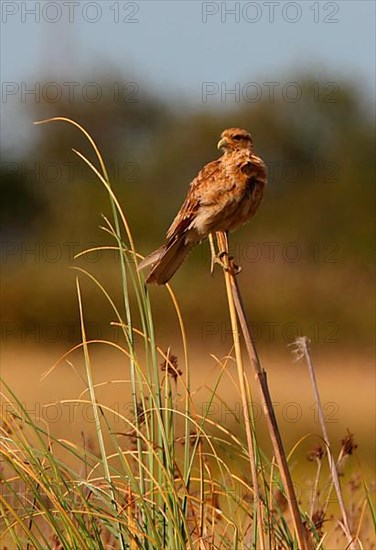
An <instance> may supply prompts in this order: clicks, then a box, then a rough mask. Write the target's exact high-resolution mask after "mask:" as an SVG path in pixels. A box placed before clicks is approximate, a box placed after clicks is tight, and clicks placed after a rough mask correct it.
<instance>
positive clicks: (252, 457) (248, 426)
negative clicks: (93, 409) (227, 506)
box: [217, 233, 265, 550]
mask: <svg viewBox="0 0 376 550" xmlns="http://www.w3.org/2000/svg"><path fill="white" fill-rule="evenodd" d="M222 236H223V238H224V239H225V241H223V242H222ZM217 243H218V247H219V250H221V251H222V250H225V248H224V246H226V249H227V237H226V236H225V234H223V233H218V234H217ZM224 276H225V283H226V292H227V301H228V306H229V312H230V320H231V332H232V337H233V341H234V349H235V358H236V366H237V371H238V379H239V386H240V395H241V400H242V409H243V416H244V424H245V432H246V437H247V445H248V457H249V463H250V466H251V475H252V484H253V491H254V495H255V498H256V499H257V501H256V502H257V523H258V528H259V540H258V541H257V540H256V541H255V543H256V544H257V542H259V543H260V546H259V548H260V550H264V548H265V542H264V530H263V503H262V500H261V494H260V486H259V482H258V474H257V466H256V454H255V448H254V442H253V436H252V422H251V417H250V413H249V404H248V402H247V392H246V386H245V380H246V373H245V369H244V363H243V358H242V352H241V347H240V334H239V327H238V320H237V316H236V309H235V304H234V300H233V297H232V292H231V273H230V271H229V270H224Z"/></svg>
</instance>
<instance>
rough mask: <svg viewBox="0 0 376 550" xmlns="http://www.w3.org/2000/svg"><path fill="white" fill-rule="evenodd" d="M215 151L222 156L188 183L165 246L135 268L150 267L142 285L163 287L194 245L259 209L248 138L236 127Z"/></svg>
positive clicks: (261, 167)
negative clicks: (186, 191) (188, 185)
mask: <svg viewBox="0 0 376 550" xmlns="http://www.w3.org/2000/svg"><path fill="white" fill-rule="evenodd" d="M217 147H218V149H221V150H223V152H224V154H223V155H222V156H221V157H220V158H219V159H217V160H214V161H212V162H209V164H207V165H206V166H204V167H203V168H202V170H201V171H200V172H199V173H198V175H197V177H196V178H195V179H194V180H193V181H192V183H191V184H190V187H189V191H188V195H187V197H186V199H185V201H184V203H183V205H182V207H181V209H180V210H179V213H178V215H177V216H176V218H175V219H174V221H173V222H172V225H171V227H170V228H169V230H168V231H167V236H166V243H165V244H164V245H163V246H162V247H161V248H158V250H155V251H154V252H152V253H151V254H149V256H147V257H146V258H145V259H144V260H143V261H142V262H141V263H140V264H139V267H138V269H143V268H145V267H147V266H152V269H151V271H150V273H149V275H148V277H147V279H146V282H147V283H157V284H159V285H163V284H165V283H167V282H168V281H169V280H170V279H171V277H172V276H173V275H174V273H175V272H176V271H177V269H178V268H179V267H180V265H181V264H182V262H183V261H184V259H185V258H186V256H187V255H188V253H189V252H190V250H191V249H192V248H193V247H194V246H195V245H196V244H197V243H199V242H201V241H203V240H204V239H206V238H207V237H208V236H209V235H210V233H213V232H216V231H226V232H227V231H230V230H232V229H235V228H237V227H239V226H240V225H243V224H244V223H245V222H247V221H248V220H249V219H250V218H251V217H252V216H253V215H254V214H255V212H256V210H257V208H258V207H259V205H260V202H261V200H262V196H263V191H264V187H265V185H266V181H267V177H266V167H265V164H264V162H263V160H262V159H261V158H260V157H258V156H256V155H255V154H254V151H253V141H252V137H251V135H250V134H249V133H248V132H247V131H246V130H242V129H240V128H230V129H228V130H224V132H222V134H221V139H220V141H219V142H218V145H217Z"/></svg>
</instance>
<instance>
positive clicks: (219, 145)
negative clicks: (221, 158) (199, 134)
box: [217, 138, 228, 149]
mask: <svg viewBox="0 0 376 550" xmlns="http://www.w3.org/2000/svg"><path fill="white" fill-rule="evenodd" d="M227 143H228V141H227V139H226V138H222V139H220V140H219V141H218V143H217V149H222V148H223V147H226V145H227Z"/></svg>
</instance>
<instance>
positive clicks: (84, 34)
mask: <svg viewBox="0 0 376 550" xmlns="http://www.w3.org/2000/svg"><path fill="white" fill-rule="evenodd" d="M1 10H2V13H1V16H2V52H1V69H2V82H3V89H2V91H3V101H2V110H3V114H4V115H5V127H7V115H8V109H7V107H10V106H11V105H13V106H14V104H15V103H17V102H22V97H21V87H20V88H19V89H18V90H17V89H16V87H13V94H8V93H7V92H9V88H5V92H6V93H5V96H4V83H5V86H6V85H7V83H9V82H11V83H16V84H17V85H18V86H21V84H22V83H24V85H25V86H26V87H28V86H30V87H32V86H33V84H35V82H38V79H41V78H47V79H49V80H52V81H56V82H59V79H63V80H65V81H66V80H67V79H68V81H70V80H72V81H73V80H74V81H79V80H80V77H81V78H82V79H83V82H84V81H85V82H87V81H88V80H90V75H95V74H97V71H98V70H99V69H102V70H104V69H106V68H107V69H108V70H110V69H111V68H116V69H117V70H118V71H120V73H122V74H123V75H124V77H125V78H126V79H127V80H132V81H135V82H138V83H142V86H144V87H146V88H147V89H151V90H156V91H157V92H159V93H161V94H163V95H164V96H165V97H168V98H171V100H178V99H182V98H183V99H186V100H187V101H190V102H192V103H193V104H198V105H202V97H203V89H204V91H205V90H207V87H205V86H207V85H206V84H205V83H208V82H210V83H214V87H215V86H218V90H219V92H218V93H213V94H212V95H211V96H206V97H207V101H206V103H205V105H204V107H210V106H211V105H215V104H216V103H218V102H219V103H220V98H221V93H220V90H221V89H222V93H223V89H224V90H227V89H228V90H230V89H236V87H237V86H238V88H239V89H240V91H243V90H244V89H246V90H247V89H249V88H247V85H248V84H249V83H258V85H259V86H260V87H261V89H262V93H266V87H265V83H270V82H278V83H280V91H282V89H283V87H284V86H285V85H286V84H287V83H288V82H290V81H291V79H292V76H291V75H296V73H297V72H299V71H300V72H304V71H307V72H309V71H310V70H314V71H316V72H317V73H318V74H319V73H322V74H323V75H324V76H325V78H326V79H327V80H328V81H330V82H340V81H341V80H343V79H350V80H356V81H358V85H359V87H360V88H361V89H362V90H363V91H364V97H365V100H366V101H369V102H371V100H372V97H373V95H374V88H375V68H374V67H375V53H374V51H375V23H374V21H375V3H374V2H373V1H372V0H369V1H368V0H354V1H353V0H339V1H337V2H325V1H319V2H317V1H316V2H314V1H311V0H303V1H300V2H289V1H285V0H284V1H273V2H272V1H270V2H269V1H265V2H264V1H254V2H247V1H241V2H213V1H212V2H201V1H197V0H194V1H189V2H188V1H159V0H154V1H138V2H137V1H135V2H126V1H113V0H102V1H99V2H90V1H85V0H80V1H78V0H77V1H74V0H67V1H65V0H60V1H59V2H56V1H49V0H48V1H47V2H46V1H39V2H38V1H32V0H26V1H6V0H3V1H2V5H1ZM211 89H212V90H213V88H211ZM253 90H255V89H253ZM29 100H32V98H30V97H26V101H29ZM9 112H10V111H9Z"/></svg>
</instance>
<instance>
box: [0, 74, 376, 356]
mask: <svg viewBox="0 0 376 550" xmlns="http://www.w3.org/2000/svg"><path fill="white" fill-rule="evenodd" d="M90 80H96V82H99V83H101V86H102V89H106V88H108V87H109V83H110V82H114V80H116V75H115V78H114V75H96V78H93V75H91V77H90ZM117 80H118V81H119V82H120V81H121V79H120V78H118V79H117ZM290 80H293V81H294V82H298V83H299V85H300V87H301V90H302V95H301V98H300V100H299V101H297V102H289V101H286V100H284V99H283V98H280V99H276V100H275V101H273V102H271V101H269V100H268V98H264V99H262V100H260V101H259V102H257V103H252V104H251V103H246V102H243V103H235V104H232V105H229V104H223V105H221V107H218V108H213V107H210V108H206V106H205V104H203V106H199V107H194V106H192V105H185V104H183V103H182V104H176V103H174V104H169V102H168V101H167V100H166V99H165V98H161V97H156V96H155V95H154V94H153V93H152V91H150V92H148V93H144V92H143V91H142V90H141V89H140V93H139V95H138V96H137V100H136V101H134V102H127V101H121V100H119V101H114V97H113V94H109V95H108V97H107V98H104V99H103V100H102V101H101V104H100V106H98V105H97V104H96V103H91V102H88V101H84V100H83V99H82V98H80V99H77V100H76V101H65V102H62V101H61V102H59V103H48V102H46V101H44V102H43V101H42V102H40V103H35V104H34V105H32V106H30V105H23V108H25V109H27V110H28V115H29V116H30V111H32V116H33V118H34V120H38V119H42V118H47V117H50V116H66V117H69V118H72V119H74V120H76V121H77V122H79V123H80V124H82V125H83V126H84V127H85V128H86V129H87V130H88V131H89V132H90V133H91V135H92V136H93V138H94V139H95V140H96V143H97V144H98V146H99V148H100V149H101V152H102V154H103V157H104V159H105V161H106V163H107V165H108V167H109V172H110V175H111V179H112V182H113V187H114V190H115V192H116V193H117V195H118V197H119V199H120V201H121V204H122V205H123V208H124V210H125V213H126V215H127V217H128V220H129V223H130V225H131V228H132V230H133V233H134V237H135V240H136V245H137V247H138V249H139V251H140V252H142V253H144V254H147V253H149V252H150V251H151V250H152V249H153V247H156V246H159V245H160V243H161V242H162V241H163V239H164V234H165V231H166V229H167V227H168V225H169V223H170V222H171V221H172V219H173V217H174V215H175V214H176V212H177V210H178V208H179V207H180V204H181V202H182V200H183V198H184V196H185V193H186V191H187V185H188V184H189V182H190V181H191V180H192V179H193V177H194V176H195V175H196V173H197V172H198V170H199V169H200V168H201V166H203V165H204V164H205V163H206V162H208V161H210V160H212V159H213V158H215V157H216V156H217V155H218V153H217V150H216V143H217V140H218V137H219V135H220V133H221V131H222V130H223V129H224V128H226V127H231V126H240V127H244V128H247V129H249V130H250V131H251V133H252V134H253V137H254V142H255V148H256V151H257V153H258V154H260V155H261V156H262V157H263V158H264V159H265V161H266V163H267V164H268V166H269V180H270V181H269V186H268V189H267V191H266V195H265V199H264V203H263V205H262V207H261V209H260V211H259V213H258V214H257V216H256V218H255V219H254V220H252V221H251V222H250V224H249V225H247V226H245V227H244V228H242V229H241V230H239V231H238V232H236V233H235V234H234V235H232V236H231V248H232V250H233V251H234V255H235V257H236V260H237V261H238V263H240V264H241V265H242V268H243V271H242V273H241V275H240V279H239V280H240V284H241V285H242V287H243V289H244V293H245V298H246V300H247V303H249V304H252V312H251V318H252V319H253V320H254V321H255V322H256V323H260V324H262V323H265V322H268V323H278V324H279V325H280V326H283V325H284V324H286V323H289V322H291V323H297V324H299V326H300V327H301V330H302V331H304V332H305V333H308V335H310V336H313V332H314V331H315V329H313V328H312V327H314V326H315V325H316V324H317V326H319V327H325V326H326V324H327V323H333V324H334V325H335V326H336V327H337V329H336V331H335V332H336V335H337V339H336V340H335V342H332V343H337V344H338V345H341V346H345V347H348V346H350V347H356V346H357V345H358V344H359V343H361V344H362V345H363V344H368V343H370V342H371V339H370V336H369V330H368V327H369V325H370V323H372V321H373V307H372V304H371V300H370V297H369V292H370V290H369V289H370V285H371V282H372V269H373V262H374V256H373V253H374V246H373V245H374V243H373V239H372V234H373V204H374V179H373V178H374V161H373V154H374V145H375V143H374V135H373V129H372V124H371V120H370V119H371V116H370V113H367V112H366V111H365V110H364V108H363V105H362V96H361V94H360V92H359V91H358V90H357V89H356V87H355V85H353V84H351V83H345V82H343V83H340V85H339V88H338V90H337V92H336V94H335V97H332V98H331V100H330V101H328V95H327V94H321V95H319V96H318V97H317V96H315V94H313V92H312V83H313V82H316V83H317V79H316V78H315V75H308V76H301V75H300V76H298V77H295V78H293V79H290ZM318 85H319V86H320V85H321V83H320V82H319V83H318ZM322 86H325V83H324V82H323V83H322ZM33 136H35V140H34V143H33V147H32V149H31V150H30V151H28V152H27V153H25V154H24V156H22V155H21V154H20V152H19V151H14V152H12V156H11V157H9V158H4V156H3V162H2V172H1V193H2V201H1V213H2V226H1V232H2V264H3V286H2V292H3V297H2V303H3V324H4V323H5V324H7V323H10V324H11V323H13V324H14V325H15V326H16V327H18V328H17V331H18V330H21V328H22V327H25V326H28V324H29V325H30V326H31V327H32V326H34V325H38V326H39V327H43V325H44V324H46V323H47V324H48V323H51V322H56V323H64V322H67V323H68V322H70V321H71V320H72V319H77V307H76V297H75V289H74V277H75V273H74V272H72V271H70V270H69V269H68V266H69V265H72V263H73V261H72V254H73V252H78V251H79V250H80V249H82V248H85V247H87V246H90V245H94V244H98V245H99V244H113V243H111V241H110V239H109V237H108V236H107V235H106V234H105V233H103V232H102V231H100V229H99V226H100V225H101V224H102V219H101V213H103V214H105V215H108V216H110V209H109V205H108V200H107V196H106V193H105V191H104V189H103V188H102V186H101V184H100V183H99V182H97V181H95V178H93V176H92V174H90V172H89V170H88V169H87V168H86V167H85V166H84V165H83V163H82V162H81V160H80V159H79V158H78V157H76V156H75V155H74V153H73V152H72V150H71V149H72V148H75V149H78V150H79V151H81V152H82V153H84V154H85V155H88V157H89V158H91V159H93V160H94V155H93V152H92V150H91V149H90V147H89V145H88V143H87V142H86V141H85V139H84V138H83V136H82V135H81V134H80V133H79V132H78V131H75V130H74V129H73V128H72V127H71V126H69V125H67V124H64V123H54V124H51V125H49V126H36V127H35V128H34V129H33ZM291 243H293V244H291ZM28 251H29V252H28ZM299 254H300V257H298V256H299ZM97 259H98V258H97V257H95V256H92V261H87V260H81V263H79V265H83V266H84V267H85V268H87V269H89V270H90V271H92V272H94V273H96V274H97V275H99V276H100V277H101V279H102V280H103V281H104V282H105V284H106V285H107V288H109V289H110V290H111V292H112V295H113V296H114V297H115V298H117V297H118V296H120V286H119V284H118V278H117V277H118V275H117V271H118V264H117V262H116V261H115V256H114V255H111V253H108V255H106V254H103V255H102V256H101V258H100V261H96V260H97ZM208 269H209V256H208V250H207V245H206V244H203V245H201V246H200V247H197V250H195V251H194V252H193V253H192V255H191V257H190V258H189V259H188V261H187V262H186V263H185V264H184V266H183V267H182V269H181V270H180V271H179V273H178V274H177V275H176V276H175V278H174V279H173V286H174V288H175V289H176V290H177V293H178V296H179V298H180V301H181V303H182V306H183V312H184V314H185V318H186V320H188V324H189V330H190V333H191V334H193V335H194V336H195V337H196V338H199V339H201V342H202V343H204V344H205V338H204V336H203V330H204V329H203V326H208V325H205V323H209V324H210V323H213V326H214V324H215V323H217V325H216V326H217V327H218V326H219V325H218V323H222V322H225V321H226V319H227V312H226V309H225V308H226V303H225V300H224V293H223V282H222V279H221V277H220V275H219V273H217V274H216V276H215V277H214V278H213V279H211V277H210V276H209V275H208ZM86 292H87V295H86V297H89V306H88V308H87V312H86V317H87V320H88V321H89V322H90V320H92V321H93V322H95V323H99V324H100V325H101V326H103V327H104V329H103V330H104V331H106V327H108V322H109V321H110V320H112V318H111V315H110V312H109V311H107V309H108V308H106V307H104V306H103V299H102V298H101V297H100V296H99V293H98V292H97V291H96V290H95V289H94V288H93V287H92V285H89V284H88V285H87V290H86ZM152 292H153V293H156V294H155V295H156V306H157V312H159V313H160V315H161V319H162V321H163V322H162V323H161V333H162V334H169V331H170V328H171V326H172V324H173V323H174V322H175V318H174V317H173V315H169V314H166V313H165V307H166V303H165V299H164V297H163V295H162V292H161V291H160V290H154V289H153V290H152ZM157 293H159V294H157ZM203 324H204V325H203ZM321 330H322V331H324V332H325V330H326V329H324V328H321ZM17 331H16V332H17ZM9 332H11V331H9ZM213 332H214V331H213ZM329 332H330V331H329ZM217 333H218V334H217V336H218V337H220V331H219V330H217ZM325 334H326V333H325ZM78 337H79V336H78V335H77V339H78ZM329 340H330V338H329ZM318 341H319V342H320V343H325V338H322V339H321V337H319V338H318ZM265 343H268V342H267V341H265ZM269 343H270V341H269ZM284 343H285V342H281V344H284ZM327 343H329V344H330V342H327Z"/></svg>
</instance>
